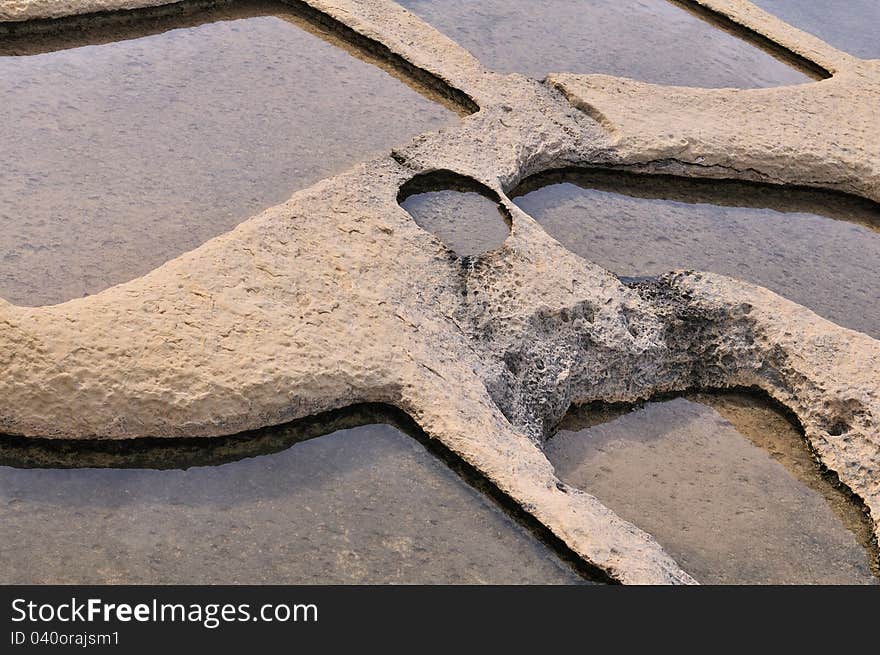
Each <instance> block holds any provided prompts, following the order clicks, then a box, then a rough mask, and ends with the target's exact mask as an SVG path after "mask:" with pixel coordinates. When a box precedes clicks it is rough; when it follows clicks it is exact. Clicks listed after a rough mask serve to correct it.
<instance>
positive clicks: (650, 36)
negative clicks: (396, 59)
mask: <svg viewBox="0 0 880 655" xmlns="http://www.w3.org/2000/svg"><path fill="white" fill-rule="evenodd" d="M400 4H402V5H403V6H405V7H407V8H408V9H410V10H412V11H413V12H414V13H415V14H417V15H419V16H420V17H422V18H424V19H425V20H426V21H427V22H428V23H430V24H431V25H433V26H434V27H436V28H437V29H438V30H440V31H441V32H443V33H444V34H446V35H448V36H450V37H451V38H453V39H454V40H456V41H457V42H458V43H460V44H461V45H463V46H464V47H465V48H467V49H468V50H470V51H471V52H472V53H473V54H474V55H475V56H476V57H477V58H478V59H479V60H480V61H482V62H483V64H484V65H485V66H487V67H488V68H491V69H493V70H496V71H499V72H503V73H525V74H527V75H530V76H532V77H536V78H538V79H541V78H543V77H544V76H546V75H547V74H548V73H554V72H570V73H605V74H608V75H618V76H622V77H630V78H633V79H637V80H642V81H645V82H653V83H656V84H673V85H679V86H702V87H741V88H751V87H770V86H783V85H787V84H800V83H802V82H806V81H809V79H810V78H808V77H807V76H806V75H804V74H803V73H801V72H800V71H798V70H795V69H794V68H792V67H790V66H789V65H787V64H786V63H783V62H782V61H779V60H778V59H775V58H774V57H772V56H771V55H769V54H767V53H766V52H764V51H763V50H760V49H758V48H757V47H755V46H753V45H751V44H749V43H747V42H745V41H743V40H741V39H739V38H737V37H736V36H733V35H731V34H729V33H727V32H725V31H723V30H721V29H718V28H717V27H715V26H714V25H712V24H710V23H708V22H706V21H705V20H703V19H701V18H699V17H697V16H696V15H694V14H691V13H690V12H688V11H685V10H684V9H682V8H681V7H679V6H677V5H674V4H672V3H670V2H666V0H546V1H544V2H530V1H529V0H481V1H480V2H471V1H469V0H400Z"/></svg>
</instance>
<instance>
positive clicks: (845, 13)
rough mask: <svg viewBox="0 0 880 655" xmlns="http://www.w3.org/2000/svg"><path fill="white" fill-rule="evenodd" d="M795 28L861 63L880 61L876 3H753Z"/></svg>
mask: <svg viewBox="0 0 880 655" xmlns="http://www.w3.org/2000/svg"><path fill="white" fill-rule="evenodd" d="M751 1H752V2H753V3H755V4H756V5H758V6H759V7H760V8H761V9H764V10H765V11H768V12H770V13H771V14H774V15H776V16H778V17H779V18H781V19H782V20H784V21H786V22H787V23H789V24H791V25H794V26H795V27H797V28H799V29H802V30H804V31H805V32H809V33H811V34H814V35H816V36H818V37H819V38H820V39H822V40H824V41H826V42H827V43H829V44H830V45H833V46H834V47H835V48H838V49H839V50H843V51H844V52H848V53H849V54H851V55H855V56H856V57H861V58H862V59H880V36H878V31H880V2H877V0H751Z"/></svg>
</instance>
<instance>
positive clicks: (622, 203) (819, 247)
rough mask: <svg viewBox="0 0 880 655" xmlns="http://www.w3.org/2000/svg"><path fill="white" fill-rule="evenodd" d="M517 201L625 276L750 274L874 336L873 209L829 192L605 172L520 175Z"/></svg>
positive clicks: (879, 229) (877, 246) (879, 224)
mask: <svg viewBox="0 0 880 655" xmlns="http://www.w3.org/2000/svg"><path fill="white" fill-rule="evenodd" d="M515 193H520V194H523V195H521V196H520V197H517V198H515V200H514V202H516V204H517V205H518V206H519V207H521V208H522V209H523V210H524V211H525V212H526V213H528V214H529V215H531V216H532V217H533V218H535V219H536V220H537V221H538V222H539V223H540V224H541V225H542V226H543V227H544V229H545V230H547V232H548V233H549V234H550V235H551V236H553V237H554V238H555V239H557V240H558V241H559V242H560V243H562V244H563V245H565V246H566V247H567V248H569V249H570V250H571V251H573V252H575V253H577V254H578V255H581V256H582V257H584V258H586V259H589V260H591V261H594V262H596V263H598V264H600V265H601V266H604V267H605V268H608V269H609V270H611V271H613V272H615V273H617V274H618V275H622V276H640V275H656V274H660V273H665V272H668V271H671V270H673V269H694V270H701V271H712V272H715V273H723V274H725V275H730V276H732V277H735V278H739V279H743V280H747V281H749V282H754V283H756V284H759V285H761V286H764V287H767V288H769V289H771V290H772V291H775V292H776V293H779V294H780V295H782V296H784V297H786V298H788V299H789V300H793V301H794V302H797V303H799V304H802V305H804V306H806V307H809V308H810V309H812V310H813V311H815V312H816V313H818V314H820V315H822V316H824V317H825V318H828V319H830V320H832V321H834V322H836V323H838V324H840V325H843V326H846V327H849V328H852V329H855V330H859V331H861V332H865V333H867V334H869V335H871V336H873V337H875V338H880V266H878V262H880V208H878V206H877V205H876V204H873V203H870V202H867V201H862V200H859V199H856V198H851V197H847V196H843V195H838V194H834V193H828V192H819V191H808V190H801V189H788V188H786V189H782V188H774V187H762V186H758V185H754V184H746V183H737V182H721V181H713V182H710V181H697V180H685V179H679V178H670V177H664V176H657V177H651V176H638V175H631V174H624V173H613V172H607V171H606V172H602V171H594V172H571V173H558V174H550V175H546V176H543V177H539V178H534V179H532V180H529V181H526V183H525V184H524V185H523V186H522V187H521V188H520V189H519V190H517V191H515Z"/></svg>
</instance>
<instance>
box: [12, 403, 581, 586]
mask: <svg viewBox="0 0 880 655" xmlns="http://www.w3.org/2000/svg"><path fill="white" fill-rule="evenodd" d="M370 418H373V419H374V420H375V419H381V418H382V417H381V416H374V417H371V416H367V417H366V418H364V417H361V418H355V420H353V421H352V420H342V421H341V422H339V421H337V423H336V424H333V423H325V424H323V425H321V424H319V425H313V426H312V427H311V428H310V429H309V430H310V431H311V432H310V433H303V431H302V430H301V429H300V428H298V427H297V425H296V424H293V425H291V426H287V427H283V428H277V429H273V430H265V431H260V433H259V434H257V435H256V436H255V435H254V434H253V433H251V434H249V435H247V436H246V437H245V436H243V437H241V438H239V439H238V440H236V439H225V440H220V441H219V443H220V444H221V445H211V446H208V445H207V444H206V443H205V440H202V444H201V446H199V444H198V443H197V440H192V441H191V442H185V443H184V444H182V445H174V444H172V443H171V442H169V443H168V445H161V444H160V445H154V446H151V447H150V448H148V449H146V450H144V451H142V452H138V451H137V450H134V451H133V452H132V451H130V450H129V449H128V448H126V447H125V445H124V444H122V445H115V446H109V448H110V450H107V449H106V448H105V447H103V446H102V447H101V448H100V449H99V450H98V451H97V452H89V451H88V449H86V450H85V451H84V450H83V449H82V448H79V447H77V446H75V445H70V446H63V445H62V446H58V447H55V446H48V447H45V448H42V449H41V448H40V447H32V446H30V445H27V444H22V443H21V441H15V440H13V441H12V442H11V443H7V442H6V441H4V443H3V444H2V447H0V461H2V463H3V464H5V465H0V523H2V525H3V530H2V536H0V582H2V583H29V584H31V583H178V584H182V583H193V584H206V583H218V584H220V583H253V584H271V583H291V584H293V583H517V584H520V583H523V584H529V583H582V582H584V580H583V578H581V577H579V576H578V575H577V574H576V573H575V572H574V571H573V570H572V569H571V568H570V567H569V566H568V565H567V564H566V563H564V562H562V561H561V560H560V559H559V558H558V557H557V556H556V555H555V554H554V553H553V552H552V551H550V550H548V548H547V547H546V546H544V545H543V544H542V543H541V542H540V541H538V540H537V538H536V537H534V536H533V535H532V534H531V532H529V531H528V530H526V529H525V528H523V527H522V526H521V525H520V524H519V523H517V522H515V521H514V520H512V519H511V518H509V517H508V515H507V514H506V513H505V512H504V511H503V510H501V509H500V508H499V507H498V506H496V505H495V504H494V502H493V501H491V500H488V499H487V498H486V497H484V496H483V495H482V494H481V493H480V492H478V491H477V490H476V489H474V488H473V487H471V486H470V485H469V484H467V483H466V482H465V481H463V480H462V479H461V478H460V477H458V475H456V474H455V473H453V472H452V471H451V470H450V469H449V468H448V467H447V466H446V465H445V464H443V463H442V462H440V461H439V460H438V459H437V458H436V457H435V456H434V455H433V454H431V453H429V452H428V451H427V450H425V448H424V447H423V446H422V445H421V444H420V443H419V442H418V441H416V440H414V439H413V438H411V437H409V436H407V435H405V434H404V433H403V432H401V431H400V430H399V429H397V428H395V427H392V426H390V425H383V424H371V425H360V426H357V427H351V425H352V423H353V422H360V421H362V420H370ZM346 425H348V426H349V427H344V426H346ZM337 428H338V429H337ZM333 429H335V431H334V432H332V434H329V435H327V436H321V437H318V438H313V439H310V440H308V441H298V440H299V439H302V438H305V437H312V436H315V434H317V433H321V432H324V431H327V430H333ZM306 432H309V431H308V430H307V431H306ZM291 441H293V445H292V446H290V443H291ZM288 446H290V447H288ZM200 448H201V449H200ZM279 448H287V449H285V450H281V451H280V452H275V453H274V454H263V455H260V454H259V453H260V451H263V452H267V453H271V452H272V451H275V450H277V449H279ZM245 456H250V457H249V458H246V459H240V460H239V461H230V460H235V459H236V458H239V457H245ZM224 461H227V462H228V463H225V464H224V463H222V462H224ZM10 464H15V465H16V466H46V465H55V466H66V465H73V464H79V465H82V464H91V465H93V466H139V467H144V466H157V467H179V466H190V467H191V468H188V469H187V470H179V469H175V468H171V469H168V470H154V469H149V468H85V469H83V468H78V469H57V468H56V469H47V468H12V467H11V466H9V465H10ZM207 464H214V465H207Z"/></svg>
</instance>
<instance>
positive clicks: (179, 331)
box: [0, 0, 880, 583]
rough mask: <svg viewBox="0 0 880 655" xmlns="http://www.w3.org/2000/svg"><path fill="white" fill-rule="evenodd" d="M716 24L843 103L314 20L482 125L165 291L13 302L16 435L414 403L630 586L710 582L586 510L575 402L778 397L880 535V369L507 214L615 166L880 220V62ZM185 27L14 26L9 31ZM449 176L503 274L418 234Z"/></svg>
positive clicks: (808, 327)
mask: <svg viewBox="0 0 880 655" xmlns="http://www.w3.org/2000/svg"><path fill="white" fill-rule="evenodd" d="M699 2H700V4H701V5H704V6H705V7H707V8H708V9H711V10H714V11H718V12H721V13H722V14H724V15H726V16H728V17H729V18H730V19H731V20H732V21H734V22H736V23H739V24H741V25H743V26H745V27H747V28H749V29H751V30H752V31H754V32H755V33H757V34H760V35H762V36H763V37H764V38H766V39H767V40H770V41H773V42H775V43H777V44H779V45H780V46H781V47H784V48H786V49H788V50H790V51H792V52H793V53H795V54H797V55H798V56H800V57H802V58H804V59H806V60H809V61H811V62H813V63H814V64H815V65H816V66H817V67H819V68H822V69H824V70H827V71H828V72H829V73H830V74H831V77H830V78H829V79H825V80H822V81H817V82H815V83H808V84H803V85H800V86H794V87H784V88H776V89H761V90H730V89H719V90H704V89H684V88H671V87H660V86H654V85H649V84H643V83H638V82H634V81H631V80H624V79H618V78H610V77H607V76H600V75H588V76H584V75H573V74H557V75H552V76H550V78H548V80H547V81H546V82H537V81H535V80H531V79H528V78H525V77H523V76H520V75H507V76H501V75H498V74H495V73H493V72H492V71H488V70H485V69H484V68H483V67H482V66H481V64H480V63H479V62H478V61H477V60H476V59H474V58H473V57H472V56H471V55H470V54H469V53H467V52H466V51H464V50H463V49H461V48H460V47H458V46H457V45H456V44H455V43H454V42H452V41H451V40H450V39H448V38H447V37H445V36H443V35H442V34H440V33H438V32H436V31H435V30H434V29H433V28H431V27H429V26H428V25H426V24H425V23H424V22H422V21H421V20H420V19H418V18H417V17H415V16H414V15H413V14H411V13H409V12H408V11H406V10H404V9H402V8H400V7H399V6H397V5H396V4H394V3H392V2H390V0H311V1H310V2H309V3H308V4H309V5H310V6H311V7H312V8H314V9H315V10H317V11H319V12H321V13H322V15H323V16H326V17H327V20H331V21H338V22H339V23H342V24H344V25H345V26H347V28H348V29H350V30H352V31H353V32H354V33H356V34H358V35H360V37H362V38H363V39H364V40H365V42H366V43H371V44H373V46H374V47H375V48H376V49H377V50H378V51H381V52H383V53H386V54H388V55H393V56H394V57H395V58H399V59H400V60H403V61H405V62H408V63H409V64H410V65H411V66H412V67H413V68H414V69H417V70H419V71H423V72H424V73H425V74H426V75H427V76H429V77H430V78H431V79H432V80H435V81H436V82H437V83H438V85H440V86H443V87H445V88H446V89H447V90H448V91H449V93H450V94H452V95H455V97H457V98H459V100H461V101H462V102H465V103H466V104H467V103H470V102H471V101H472V102H473V104H474V105H475V106H478V107H479V111H477V112H476V113H473V114H472V115H470V116H468V117H466V118H464V119H463V120H462V121H461V123H460V125H458V126H457V127H456V128H454V129H448V130H445V131H443V132H442V133H435V134H425V135H422V136H420V137H418V138H416V139H415V140H414V141H413V142H412V143H410V144H409V145H406V146H405V147H401V148H399V149H397V150H395V151H394V152H393V153H388V155H387V156H383V157H380V158H377V159H375V160H373V161H369V162H365V163H363V164H361V165H359V166H357V167H355V168H354V169H352V170H350V171H348V172H346V173H344V174H342V175H339V176H337V177H334V178H331V179H328V180H325V181H323V182H321V183H319V184H316V185H315V186H313V187H311V188H309V189H306V190H304V191H301V192H298V193H296V194H295V195H294V196H293V197H292V198H291V199H290V200H289V201H287V202H286V203H284V204H282V205H279V206H277V207H274V208H272V209H269V210H267V211H265V212H263V213H262V214H260V215H258V216H255V217H253V218H251V219H249V220H247V221H245V222H244V223H242V224H241V225H239V226H238V227H237V228H236V229H234V230H233V231H231V232H229V233H227V234H225V235H222V236H220V237H217V238H215V239H212V240H211V241H209V242H207V243H205V244H204V245H202V246H201V247H199V248H197V249H196V250H193V251H191V252H189V253H187V254H185V255H183V256H181V257H178V258H177V259H175V260H173V261H170V262H168V263H167V264H165V265H163V266H161V267H160V268H158V269H156V270H154V271H152V272H151V273H149V274H148V275H145V276H144V277H142V278H139V279H137V280H133V281H131V282H128V283H126V284H122V285H119V286H116V287H113V288H110V289H107V290H106V291H104V292H102V293H100V294H97V295H94V296H91V297H87V298H82V299H77V300H72V301H70V302H66V303H63V304H60V305H55V306H49V307H37V308H29V307H17V306H13V305H10V304H8V303H5V302H0V325H2V327H0V399H2V407H3V408H2V410H0V430H2V431H3V432H6V433H9V434H17V435H25V436H40V437H51V438H57V439H77V438H85V437H89V438H104V439H126V438H134V437H144V436H151V437H156V436H161V437H168V438H174V437H182V436H186V437H193V436H204V437H210V436H213V435H226V434H231V433H235V432H239V431H242V430H248V429H253V428H258V427H261V426H266V425H273V424H278V423H282V422H285V421H290V420H292V419H296V418H298V417H302V416H306V415H310V414H314V413H316V412H319V411H323V410H329V409H333V408H337V407H343V406H347V405H351V404H354V403H362V402H382V403H388V404H392V405H395V406H397V407H399V408H400V409H402V410H404V411H405V412H407V413H409V414H410V415H411V416H412V417H413V418H414V419H415V420H416V421H417V422H418V423H419V425H420V426H421V427H422V428H423V429H424V430H425V432H426V433H427V434H428V435H430V437H432V438H434V439H437V440H440V441H441V442H442V443H443V444H444V445H445V446H446V447H447V448H448V449H450V450H451V451H453V452H454V453H456V454H457V455H458V456H460V457H461V458H463V459H464V460H465V461H466V462H468V463H470V464H471V465H472V466H473V467H475V468H476V469H478V470H479V471H480V472H481V473H482V474H483V475H485V476H486V477H487V478H488V479H489V480H490V481H492V482H493V483H494V484H495V485H497V487H498V488H499V489H500V490H502V491H503V492H504V493H506V494H507V495H509V496H510V498H511V499H513V500H514V501H515V502H516V503H518V504H519V505H520V506H521V507H522V508H523V509H524V510H525V511H527V512H528V513H530V514H531V515H533V516H534V517H535V518H536V519H538V520H539V521H541V522H542V523H543V524H544V525H545V526H547V527H548V528H549V529H550V530H551V531H552V532H553V533H554V534H556V535H557V536H558V537H559V538H561V539H562V540H563V541H564V542H565V543H566V544H567V545H568V546H569V547H570V548H571V549H572V550H573V551H575V552H576V553H577V554H578V555H580V556H581V557H582V558H583V559H584V560H585V561H586V562H588V563H589V564H591V565H594V566H596V567H598V568H600V569H602V570H603V571H605V572H606V573H607V574H608V575H609V576H610V577H611V578H613V579H615V580H619V581H621V582H626V583H689V582H693V580H692V579H691V577H690V576H689V575H688V574H687V573H685V572H684V571H682V570H681V569H680V568H679V566H678V565H677V564H676V562H675V561H673V560H672V558H671V557H669V556H668V555H667V554H666V553H665V552H664V551H663V550H662V548H661V547H660V546H659V545H658V544H657V543H656V541H655V540H654V539H653V538H652V537H651V536H650V535H648V534H646V533H644V532H643V531H641V530H639V529H638V528H637V527H635V526H633V525H631V524H629V523H628V522H626V521H624V520H622V519H621V518H619V517H618V516H616V515H615V514H614V513H613V512H611V511H610V510H609V509H607V508H606V507H604V506H603V505H602V504H601V503H600V502H599V501H598V500H597V499H595V498H594V497H592V496H590V495H589V494H586V493H583V492H581V491H579V490H576V489H573V488H571V487H569V486H567V485H565V484H563V483H561V482H560V481H559V480H558V479H557V478H556V476H555V474H554V471H553V468H552V466H551V465H550V463H549V462H548V461H547V459H546V457H545V456H544V454H543V452H542V448H541V444H542V440H543V439H544V438H545V437H546V435H547V433H548V431H549V430H550V429H552V427H553V426H554V425H555V423H556V422H557V421H558V420H559V419H560V417H561V416H562V415H563V414H564V413H565V411H566V410H567V408H568V407H569V405H570V403H572V402H577V401H590V400H605V401H631V400H636V399H641V398H648V397H651V396H653V395H655V394H656V393H659V392H666V391H674V390H685V389H688V388H693V387H714V388H725V387H732V386H754V387H759V388H761V389H763V390H765V391H766V392H767V393H768V394H769V395H770V396H772V397H773V398H775V399H776V400H778V401H779V402H781V403H783V404H784V405H786V406H787V407H788V408H790V409H791V410H792V411H793V412H794V413H795V414H796V415H797V417H798V419H799V420H800V421H801V423H802V425H803V426H804V429H805V432H806V437H807V439H808V441H809V443H810V444H811V446H812V447H813V448H814V449H815V452H816V453H817V455H818V456H819V458H820V459H821V461H822V462H823V463H824V464H825V465H826V466H828V468H829V469H831V470H833V471H835V472H836V473H837V474H838V475H839V477H840V479H841V481H842V482H843V483H844V484H846V485H847V486H848V487H849V488H850V489H851V490H852V491H853V492H854V493H855V494H857V495H858V496H859V497H861V498H862V500H864V502H865V504H866V505H867V507H868V508H869V509H870V511H871V513H872V517H873V520H874V526H875V534H880V342H878V341H876V340H874V339H872V338H870V337H868V336H866V335H863V334H860V333H857V332H854V331H851V330H847V329H844V328H841V327H839V326H837V325H834V324H833V323H831V322H829V321H827V320H824V319H822V318H820V317H818V316H817V315H815V314H814V313H812V312H810V311H809V310H807V309H805V308H803V307H801V306H799V305H796V304H794V303H791V302H789V301H787V300H785V299H783V298H781V297H779V296H777V295H776V294H773V293H771V292H769V291H767V290H764V289H762V288H759V287H756V286H753V285H751V284H747V283H744V282H740V281H737V280H735V279H731V278H728V277H723V276H719V275H713V274H708V273H700V272H688V271H678V272H672V273H670V274H669V275H667V276H664V277H661V278H659V279H657V280H652V281H646V282H642V283H637V284H631V285H627V284H624V283H622V282H621V281H620V280H619V279H618V278H617V277H615V276H614V275H612V274H611V273H609V272H607V271H606V270H604V269H602V268H600V267H599V266H597V265H595V264H592V263H590V262H588V261H585V260H583V259H581V258H579V257H577V256H575V255H574V254H572V253H571V252H569V251H567V250H566V249H565V248H563V247H562V246H561V245H560V244H558V243H557V242H556V241H554V240H553V239H552V238H550V237H549V236H548V235H547V234H546V233H545V232H544V231H543V230H542V228H541V227H540V226H539V225H538V224H537V223H536V222H535V221H534V220H533V219H531V218H530V217H529V216H527V215H526V214H524V213H523V212H522V211H521V210H520V209H519V208H517V207H516V206H515V205H514V204H513V203H511V202H510V200H509V199H508V198H507V196H506V195H505V192H506V191H509V190H510V189H511V188H513V187H514V186H515V185H516V184H517V182H518V181H520V180H522V179H523V178H524V177H526V176H528V175H531V174H533V173H536V172H539V171H542V170H547V169H551V168H560V167H564V166H614V167H627V168H637V169H639V170H644V171H646V172H666V173H670V172H672V173H675V174H678V175H684V176H704V177H705V176H708V177H719V178H720V177H725V178H740V179H752V180H759V181H762V182H768V183H774V184H794V185H807V186H813V187H820V188H827V189H834V190H842V191H846V192H849V193H852V194H856V195H860V196H863V197H865V198H869V199H872V200H874V201H880V139H878V138H877V134H880V61H862V60H858V59H855V58H853V57H850V56H848V55H845V54H843V53H840V52H838V51H836V50H834V49H833V48H831V47H830V46H827V45H826V44H824V43H822V42H821V41H819V40H818V39H816V38H814V37H812V36H810V35H807V34H805V33H803V32H800V31H798V30H796V29H794V28H792V27H790V26H788V25H786V24H784V23H782V22H780V21H779V20H777V19H775V18H774V17H772V16H769V15H768V14H766V13H764V12H762V11H760V10H758V9H757V8H755V7H754V6H752V5H750V3H748V2H745V1H743V0H699ZM159 4H164V3H163V2H162V0H73V1H71V2H54V1H53V2H48V1H43V0H11V1H10V0H4V1H3V2H0V19H2V20H5V21H28V20H32V19H40V18H58V17H60V16H62V15H70V14H77V13H87V12H90V11H97V10H109V9H117V8H131V7H135V6H141V7H143V6H154V5H159ZM9 25H13V27H12V28H10V27H9ZM23 27H24V28H26V27H27V23H14V24H13V23H9V24H7V25H6V27H5V28H3V29H13V28H14V29H22V28H23ZM452 90H454V93H453V91H452ZM466 98H467V99H470V100H465V99H466ZM437 170H446V171H451V172H454V173H457V174H459V175H463V176H468V177H471V178H473V179H474V180H476V181H478V182H480V183H482V184H484V185H486V186H487V187H489V188H490V189H492V190H493V191H495V192H496V193H497V194H498V196H499V197H500V200H501V203H502V205H503V206H504V208H505V209H506V211H507V212H508V213H509V215H510V217H511V222H512V229H511V234H510V236H509V238H508V239H507V240H506V242H505V244H504V246H503V247H502V248H500V249H498V250H496V251H492V252H489V253H485V254H484V255H481V256H477V257H470V258H457V257H455V256H454V255H453V254H452V253H451V252H450V251H449V250H448V249H447V248H446V247H445V246H444V245H443V244H442V243H441V242H440V241H438V240H437V239H436V238H435V237H433V236H432V235H430V234H428V233H426V232H424V231H423V230H421V229H420V228H419V227H418V226H417V225H416V224H415V222H414V221H413V220H412V219H411V217H410V216H409V215H408V214H407V213H406V212H405V211H404V210H402V209H401V208H400V206H399V205H398V203H397V194H398V191H399V189H400V187H401V186H402V185H403V184H405V183H406V182H407V181H408V180H410V179H411V178H412V177H413V176H415V175H417V174H424V173H430V172H431V171H437Z"/></svg>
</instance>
